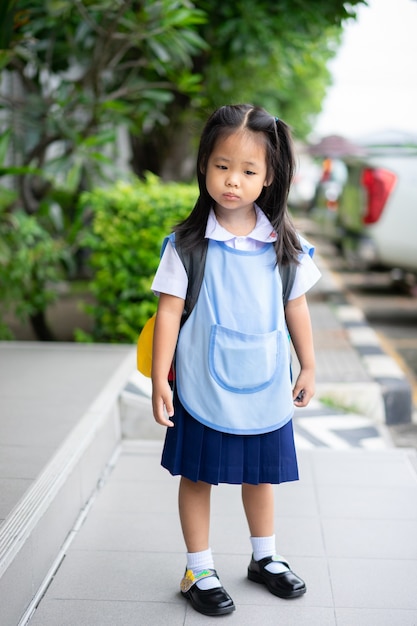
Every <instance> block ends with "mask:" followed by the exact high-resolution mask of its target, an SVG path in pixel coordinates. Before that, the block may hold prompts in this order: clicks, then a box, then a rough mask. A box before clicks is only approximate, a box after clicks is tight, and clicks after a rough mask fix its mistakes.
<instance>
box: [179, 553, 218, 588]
mask: <svg viewBox="0 0 417 626" xmlns="http://www.w3.org/2000/svg"><path fill="white" fill-rule="evenodd" d="M187 569H190V570H192V572H193V574H194V576H198V574H199V573H201V572H202V571H203V570H205V569H214V561H213V555H212V552H211V548H208V549H207V550H202V551H201V552H187ZM196 585H197V587H198V588H199V589H201V590H206V589H216V588H217V587H221V582H220V581H219V579H218V578H216V577H215V576H210V578H202V579H201V580H199V581H198V582H197V583H196Z"/></svg>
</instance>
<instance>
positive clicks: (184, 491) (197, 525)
mask: <svg viewBox="0 0 417 626" xmlns="http://www.w3.org/2000/svg"><path fill="white" fill-rule="evenodd" d="M210 495H211V485H210V484H209V483H204V482H201V481H198V482H196V483H195V482H193V481H192V480H189V479H188V478H184V477H181V482H180V488H179V493H178V504H179V512H180V520H181V527H182V533H183V535H184V541H185V545H186V546H187V552H201V551H203V550H207V549H208V547H209V531H210Z"/></svg>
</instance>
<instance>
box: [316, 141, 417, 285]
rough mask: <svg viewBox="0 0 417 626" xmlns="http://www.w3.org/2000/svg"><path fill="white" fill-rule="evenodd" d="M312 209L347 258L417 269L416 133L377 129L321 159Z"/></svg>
mask: <svg viewBox="0 0 417 626" xmlns="http://www.w3.org/2000/svg"><path fill="white" fill-rule="evenodd" d="M323 166H324V167H323V175H322V177H321V180H320V182H319V184H318V187H317V191H316V196H315V200H314V203H313V204H314V206H313V208H312V211H311V214H312V216H313V218H314V220H315V221H317V222H319V224H320V232H322V233H323V234H324V235H326V236H327V237H329V238H331V239H332V240H333V241H334V242H335V243H336V244H337V245H338V246H339V247H340V249H341V250H342V251H343V253H344V255H345V257H346V258H347V259H348V261H350V263H351V264H353V265H355V266H360V267H373V268H376V267H381V268H384V269H388V270H399V271H400V272H404V273H406V272H410V273H412V274H416V275H417V137H414V136H408V135H405V136H404V134H399V133H395V134H390V135H388V136H387V135H384V136H382V135H380V136H379V137H374V138H370V139H368V140H367V141H366V142H364V143H362V154H360V155H359V154H356V155H346V156H338V157H337V158H328V159H325V160H324V161H323Z"/></svg>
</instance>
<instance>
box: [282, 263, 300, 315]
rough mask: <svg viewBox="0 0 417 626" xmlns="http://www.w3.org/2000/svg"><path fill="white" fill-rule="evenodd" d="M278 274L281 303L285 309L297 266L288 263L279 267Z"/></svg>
mask: <svg viewBox="0 0 417 626" xmlns="http://www.w3.org/2000/svg"><path fill="white" fill-rule="evenodd" d="M279 273H280V275H281V280H282V301H283V303H284V308H285V306H286V304H287V302H288V298H289V296H290V293H291V289H292V287H293V285H294V280H295V275H296V273H297V265H296V264H295V263H290V264H289V265H280V268H279Z"/></svg>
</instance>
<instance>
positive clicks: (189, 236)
mask: <svg viewBox="0 0 417 626" xmlns="http://www.w3.org/2000/svg"><path fill="white" fill-rule="evenodd" d="M243 129H244V130H249V131H251V132H253V133H262V134H263V136H264V138H265V146H266V164H267V179H270V180H271V181H272V182H271V184H270V185H268V186H267V187H264V188H263V190H262V192H261V194H260V196H259V197H258V198H257V200H256V203H257V204H258V205H259V207H260V208H261V209H262V211H263V212H264V213H265V215H266V216H267V217H268V219H269V221H270V222H271V224H272V226H273V228H274V230H275V232H276V233H277V240H276V242H275V243H274V245H275V252H276V256H277V262H278V263H279V264H282V265H286V264H288V263H292V262H295V263H296V262H297V257H298V254H299V252H300V249H301V248H300V243H299V239H298V236H297V233H296V230H295V228H294V225H293V224H292V221H291V218H290V215H289V213H288V208H287V198H288V192H289V189H290V185H291V182H292V179H293V175H294V168H295V159H294V149H293V143H292V137H291V132H290V129H289V127H288V126H287V124H285V122H283V121H282V120H278V118H275V117H273V116H272V115H270V114H269V113H268V112H267V111H265V110H264V109H262V108H261V107H256V106H252V105H250V104H237V105H226V106H222V107H220V108H219V109H217V110H216V111H215V112H214V113H212V115H211V116H210V117H209V119H208V120H207V122H206V124H205V126H204V129H203V132H202V134H201V138H200V145H199V149H198V155H197V179H198V186H199V190H200V195H199V197H198V200H197V202H196V204H195V206H194V208H193V210H192V211H191V213H190V215H189V216H188V217H187V218H186V219H185V220H184V221H182V222H180V223H179V224H177V226H176V227H175V233H176V238H178V240H179V241H181V245H182V248H183V249H188V250H191V249H192V248H193V247H194V246H195V245H197V243H198V242H200V241H201V240H202V239H204V237H205V231H206V225H207V220H208V216H209V213H210V209H211V207H212V205H213V199H212V198H211V196H210V195H209V193H208V191H207V186H206V175H205V172H206V170H207V163H208V160H209V157H210V155H211V153H212V151H213V149H214V146H215V144H216V142H217V141H218V140H219V139H222V138H224V137H227V136H229V135H231V134H233V133H234V132H236V131H237V130H243Z"/></svg>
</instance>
